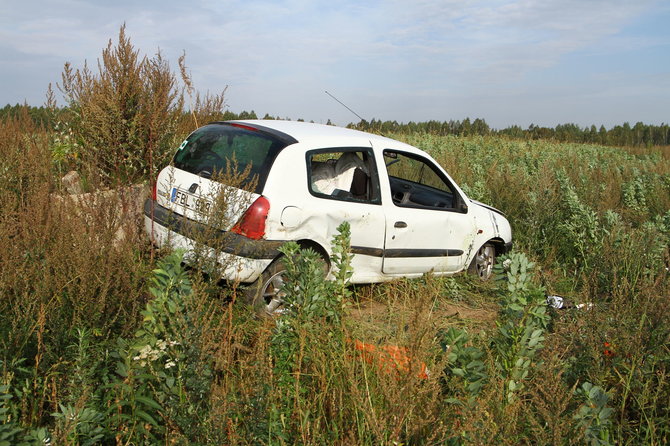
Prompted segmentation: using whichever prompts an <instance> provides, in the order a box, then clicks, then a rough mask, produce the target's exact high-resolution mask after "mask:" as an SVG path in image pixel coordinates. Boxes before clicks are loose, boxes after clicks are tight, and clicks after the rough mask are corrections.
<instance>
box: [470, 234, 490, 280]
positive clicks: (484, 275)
mask: <svg viewBox="0 0 670 446" xmlns="http://www.w3.org/2000/svg"><path fill="white" fill-rule="evenodd" d="M495 262H496V248H495V247H494V246H493V245H492V244H491V243H484V244H483V245H482V246H481V247H480V248H479V249H478V250H477V253H476V254H475V257H474V258H473V259H472V262H471V263H470V266H469V267H468V273H470V274H472V275H475V276H477V277H479V278H480V279H481V280H482V281H487V280H489V279H490V278H491V276H493V265H495Z"/></svg>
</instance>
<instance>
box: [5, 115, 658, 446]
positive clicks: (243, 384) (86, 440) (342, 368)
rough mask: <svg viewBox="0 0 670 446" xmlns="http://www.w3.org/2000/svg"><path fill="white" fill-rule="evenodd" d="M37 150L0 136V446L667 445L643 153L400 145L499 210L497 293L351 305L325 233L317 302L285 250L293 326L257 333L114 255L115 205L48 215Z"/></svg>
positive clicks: (148, 264)
mask: <svg viewBox="0 0 670 446" xmlns="http://www.w3.org/2000/svg"><path fill="white" fill-rule="evenodd" d="M54 136H55V135H54V134H50V133H47V132H45V131H44V130H42V129H40V128H38V127H35V126H33V125H32V124H30V122H29V120H28V119H21V118H17V119H13V120H8V121H4V122H2V123H0V240H2V241H3V243H2V244H0V361H1V362H0V444H3V442H6V443H7V444H21V443H24V444H36V443H37V442H41V444H44V443H45V442H47V443H48V441H45V440H46V439H50V441H51V444H73V445H83V444H130V443H134V444H157V443H161V444H164V443H168V444H368V445H378V444H389V445H390V444H491V443H494V444H584V443H588V444H614V443H620V444H623V443H627V444H640V443H643V444H665V443H667V442H668V441H670V421H669V420H670V413H668V411H669V408H668V404H667V402H668V401H669V400H670V381H669V380H668V373H669V366H670V351H669V347H670V338H669V336H670V329H669V328H668V327H670V324H669V322H670V320H669V318H670V316H668V312H667V307H668V303H670V302H669V301H670V291H669V289H668V274H667V270H666V268H667V266H668V265H667V261H668V257H667V255H668V252H667V247H668V236H669V231H668V229H669V226H670V214H669V210H670V163H669V161H668V157H667V154H664V153H663V152H660V151H654V150H650V151H642V150H639V149H638V150H637V151H636V152H629V151H627V150H625V149H612V148H604V147H597V146H584V145H570V144H556V143H551V142H543V141H534V142H532V143H527V142H513V141H508V140H504V139H493V138H490V139H489V138H463V139H460V138H451V137H445V138H438V137H434V136H426V135H397V137H398V138H399V139H405V140H406V141H408V142H410V143H412V144H415V145H417V146H419V147H423V148H425V149H427V150H428V151H430V152H431V153H432V154H433V156H434V157H435V158H436V159H438V161H439V162H440V163H442V164H443V165H444V166H445V167H446V168H447V170H448V171H449V172H450V173H451V174H452V175H453V176H454V178H455V179H456V180H457V182H458V183H459V184H461V185H463V187H464V189H465V190H466V191H467V193H468V194H469V195H471V196H472V197H473V198H476V199H480V200H482V201H485V202H489V203H491V204H493V205H495V206H496V207H498V208H500V209H502V210H503V211H505V212H506V213H507V216H508V218H509V219H510V221H511V222H512V225H513V226H514V230H515V243H516V247H517V250H518V253H517V254H515V255H514V256H513V257H511V258H510V259H509V262H508V263H502V262H501V263H500V265H499V266H500V267H501V268H500V270H499V274H498V276H499V277H500V278H501V280H499V281H497V282H495V283H492V284H479V283H476V282H474V281H471V280H470V279H469V278H467V277H457V278H452V279H440V278H435V277H431V276H426V277H424V278H422V279H421V280H411V281H410V280H402V281H397V282H394V283H390V284H385V285H379V286H374V287H359V288H348V287H346V286H345V284H346V271H347V266H346V265H347V263H346V261H347V260H346V259H347V255H346V236H345V235H343V236H342V237H341V239H340V241H339V243H340V246H341V247H342V249H341V251H340V253H341V254H340V258H339V259H338V262H340V264H339V265H340V266H339V267H338V271H341V272H342V275H341V276H339V279H338V280H337V281H336V282H335V283H326V282H324V281H323V280H322V279H323V277H322V274H323V271H322V270H321V268H320V267H317V266H315V265H314V261H313V260H314V259H313V258H312V257H313V254H309V253H298V252H297V251H295V247H292V248H291V247H288V248H287V249H288V251H287V253H288V255H289V258H291V259H294V262H293V263H292V264H291V265H292V266H291V267H290V268H289V269H290V271H291V273H290V275H291V277H292V281H291V282H290V283H292V284H294V287H293V288H291V289H289V292H293V293H294V294H292V295H291V296H290V297H289V299H293V300H292V301H293V302H294V303H295V304H296V306H295V312H293V313H290V314H287V315H286V316H287V317H286V318H285V319H283V320H282V321H281V322H280V323H279V324H277V323H275V322H274V321H270V320H258V319H256V318H254V317H252V314H253V312H252V311H251V310H250V309H248V308H245V307H244V306H242V305H239V304H233V303H232V302H234V301H235V300H236V293H237V290H235V289H232V288H220V287H217V286H216V284H214V283H211V282H208V281H207V280H205V278H203V277H202V276H201V275H200V274H196V273H193V272H187V271H184V270H183V268H182V267H181V265H180V257H179V255H178V254H173V255H170V256H167V257H164V258H162V260H161V261H160V263H157V264H156V263H153V261H152V257H151V256H150V253H149V249H148V245H147V244H146V241H145V240H141V239H139V238H138V237H139V235H138V234H137V233H136V232H134V233H133V232H132V231H131V232H128V234H130V236H129V237H126V238H119V237H118V231H119V227H120V225H121V223H123V222H122V221H119V213H118V212H117V211H118V209H119V208H122V207H123V206H124V202H123V200H124V198H123V197H122V196H119V197H116V198H114V199H110V201H109V202H104V203H99V202H98V203H94V202H90V203H89V202H86V201H84V202H83V203H80V204H79V206H77V207H73V205H72V203H71V202H70V201H68V200H64V199H61V198H58V197H57V195H60V191H61V186H60V184H59V183H58V181H57V179H58V177H59V175H60V172H59V169H60V164H59V163H61V158H60V156H61V155H62V151H61V148H62V147H61V146H60V144H61V142H62V141H60V140H59V139H58V138H55V137H54ZM130 223H131V224H134V225H137V224H138V222H130ZM343 234H345V233H344V232H343ZM523 253H525V255H524V254H523ZM157 257H158V256H157ZM531 263H533V264H534V265H531ZM503 265H506V269H502V266H503ZM522 276H523V279H522ZM511 277H516V278H515V279H513V280H512V279H510V278H511ZM510 284H512V285H513V286H510ZM296 285H297V288H296ZM545 292H546V293H550V294H554V293H557V294H561V295H564V296H566V297H569V298H571V299H573V300H574V301H576V302H578V303H591V304H592V305H593V306H592V308H591V309H590V310H561V311H553V310H550V309H546V308H545V307H543V306H541V300H542V297H543V295H544V293H545ZM374 308H376V312H372V311H371V309H374ZM543 310H544V313H543ZM366 311H367V313H366ZM356 340H358V341H361V342H364V343H366V344H368V345H372V346H374V347H376V349H375V352H376V353H370V354H369V355H368V356H366V355H367V354H366V353H364V352H361V350H360V349H357V348H356V343H355V341H356ZM387 346H396V347H397V348H398V350H396V351H401V352H403V354H404V355H406V357H407V358H408V359H409V362H408V364H409V365H408V366H407V367H406V368H403V367H402V366H401V365H399V364H396V365H390V366H389V365H388V364H394V362H393V361H392V358H391V357H385V356H384V354H385V353H384V352H385V351H387V350H384V347H387ZM392 351H393V350H392ZM384 358H385V359H384ZM422 363H423V364H425V365H426V366H427V369H428V370H429V374H428V377H427V378H426V377H424V376H422V374H421V370H422V367H421V364H422Z"/></svg>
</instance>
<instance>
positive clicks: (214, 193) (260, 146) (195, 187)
mask: <svg viewBox="0 0 670 446" xmlns="http://www.w3.org/2000/svg"><path fill="white" fill-rule="evenodd" d="M293 142H295V140H292V138H290V137H289V136H288V135H284V134H281V133H279V134H278V133H277V132H269V131H267V129H264V128H263V127H262V126H253V125H249V124H246V123H238V122H217V123H212V124H208V125H206V126H204V127H201V128H199V129H197V130H196V131H194V132H193V133H191V134H190V135H189V136H188V138H186V140H185V141H184V142H183V143H182V144H181V145H180V146H179V149H178V150H177V153H176V154H175V156H174V159H173V161H172V164H171V165H170V166H168V167H166V168H165V169H163V170H162V171H161V173H160V174H159V176H158V178H157V181H156V202H157V203H158V204H159V205H160V206H163V207H165V208H167V209H168V210H169V211H171V212H173V213H174V214H176V215H177V216H183V217H185V218H187V219H189V220H195V221H197V222H200V223H206V224H208V225H209V226H213V227H215V228H216V229H221V230H224V231H228V230H230V229H231V228H232V227H233V225H235V224H236V223H237V222H238V221H239V220H240V219H241V217H242V215H243V214H244V212H245V211H247V209H248V208H249V207H250V206H251V204H252V203H254V202H255V201H256V200H257V199H258V198H259V197H260V194H261V193H262V190H263V187H264V186H265V180H266V179H267V175H268V172H269V170H270V168H271V166H272V163H273V162H274V159H275V158H276V156H277V154H278V153H279V152H280V151H281V150H282V149H283V148H284V147H286V146H287V145H288V144H291V143H293Z"/></svg>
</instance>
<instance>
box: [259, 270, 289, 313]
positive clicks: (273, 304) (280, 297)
mask: <svg viewBox="0 0 670 446" xmlns="http://www.w3.org/2000/svg"><path fill="white" fill-rule="evenodd" d="M283 274H284V272H283V271H280V272H278V273H275V274H273V275H272V276H270V278H269V279H268V280H267V281H266V282H265V284H264V285H263V300H264V301H265V312H266V313H267V314H269V315H270V316H274V315H276V314H280V313H282V312H283V311H284V310H285V309H284V308H283V305H284V295H285V293H283V292H282V291H281V287H282V286H283V285H284V279H283V277H282V275H283Z"/></svg>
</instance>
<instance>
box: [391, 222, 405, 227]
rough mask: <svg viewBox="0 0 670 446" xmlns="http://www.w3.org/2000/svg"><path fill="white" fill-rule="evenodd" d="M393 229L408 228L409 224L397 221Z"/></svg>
mask: <svg viewBox="0 0 670 446" xmlns="http://www.w3.org/2000/svg"><path fill="white" fill-rule="evenodd" d="M393 227H394V228H406V227H407V223H405V222H404V221H397V222H395V224H394V225H393Z"/></svg>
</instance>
